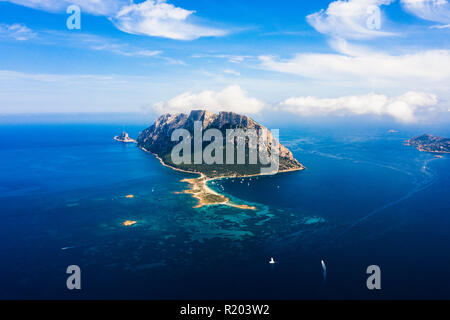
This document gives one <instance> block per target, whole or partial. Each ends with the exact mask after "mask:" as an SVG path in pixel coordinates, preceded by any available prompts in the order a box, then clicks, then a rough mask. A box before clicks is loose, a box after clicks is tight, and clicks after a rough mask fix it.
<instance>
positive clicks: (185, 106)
mask: <svg viewBox="0 0 450 320" xmlns="http://www.w3.org/2000/svg"><path fill="white" fill-rule="evenodd" d="M265 107H266V105H265V103H263V102H261V101H259V100H257V99H255V98H251V97H249V96H248V95H247V93H246V92H245V91H244V90H242V89H241V87H239V86H237V85H232V86H228V87H226V88H225V89H223V90H221V91H210V90H206V91H202V92H200V93H197V94H196V93H192V92H185V93H183V94H180V95H178V96H176V97H175V98H172V99H170V100H168V101H165V102H163V101H161V102H157V103H155V104H154V105H153V110H154V111H155V112H156V113H158V114H162V113H167V112H169V113H178V112H188V111H189V110H193V109H206V110H209V111H211V112H220V111H233V112H238V113H243V114H255V113H258V112H260V111H262V110H263V109H264V108H265Z"/></svg>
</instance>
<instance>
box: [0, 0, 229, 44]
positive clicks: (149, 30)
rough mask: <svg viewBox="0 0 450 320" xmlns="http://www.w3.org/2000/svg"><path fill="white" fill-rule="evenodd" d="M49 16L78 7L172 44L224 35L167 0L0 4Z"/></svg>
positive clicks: (18, 1)
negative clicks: (199, 22)
mask: <svg viewBox="0 0 450 320" xmlns="http://www.w3.org/2000/svg"><path fill="white" fill-rule="evenodd" d="M0 1H9V2H12V3H15V4H18V5H22V6H26V7H30V8H34V9H37V10H44V11H49V12H65V11H66V9H67V7H68V6H69V5H72V4H74V5H78V6H80V8H81V11H82V13H84V12H86V13H90V14H94V15H101V16H106V17H108V18H109V19H110V20H111V21H112V22H113V24H114V25H115V26H116V27H117V28H118V29H119V30H121V31H123V32H126V33H131V34H137V35H146V36H153V37H163V38H169V39H176V40H194V39H197V38H200V37H212V36H224V35H226V34H228V31H226V30H221V29H217V28H211V27H208V26H203V25H199V24H196V23H193V22H191V20H192V16H193V14H194V13H195V11H193V10H186V9H183V8H180V7H176V6H174V5H172V4H170V3H168V2H167V0H145V1H143V2H140V3H134V1H133V0H0Z"/></svg>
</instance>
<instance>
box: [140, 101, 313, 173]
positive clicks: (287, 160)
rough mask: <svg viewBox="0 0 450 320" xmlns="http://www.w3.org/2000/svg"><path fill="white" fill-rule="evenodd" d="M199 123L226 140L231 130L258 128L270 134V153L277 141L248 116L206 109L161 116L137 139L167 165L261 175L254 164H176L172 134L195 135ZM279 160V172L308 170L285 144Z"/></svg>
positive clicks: (197, 170)
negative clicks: (173, 156) (195, 126)
mask: <svg viewBox="0 0 450 320" xmlns="http://www.w3.org/2000/svg"><path fill="white" fill-rule="evenodd" d="M196 121H199V122H200V123H201V126H202V129H203V130H208V129H218V130H220V131H221V132H222V133H223V136H224V137H225V136H226V130H227V129H242V130H244V131H247V130H248V129H255V130H256V131H257V132H259V130H263V131H264V132H266V133H267V142H266V145H265V146H263V148H267V150H268V151H269V153H270V150H271V147H272V145H274V142H275V141H274V137H273V136H272V134H271V132H270V131H269V130H268V129H267V128H265V127H264V126H262V125H260V124H258V123H257V122H256V121H254V120H253V119H251V118H249V117H247V116H245V115H240V114H237V113H234V112H220V113H219V114H215V113H212V112H209V111H206V110H194V111H191V113H190V114H189V115H187V114H183V113H179V114H173V115H172V114H164V115H162V116H160V117H159V118H158V119H157V120H156V121H155V123H154V124H153V125H152V126H150V127H149V128H147V129H146V130H144V131H142V132H141V133H140V134H139V137H138V139H137V143H138V146H139V147H141V148H143V149H145V150H147V151H149V152H152V153H154V154H156V155H157V156H158V157H160V158H161V159H162V161H163V162H164V163H166V164H168V165H170V166H174V167H176V168H179V169H183V170H187V171H192V172H201V173H204V174H205V175H207V176H243V175H251V174H258V173H259V172H260V169H261V165H250V164H245V165H225V164H224V165H219V164H214V165H206V164H201V165H199V164H198V165H186V164H182V165H174V164H173V163H172V161H171V157H170V154H171V151H172V149H173V147H174V146H175V145H176V144H178V142H173V141H171V136H172V132H173V131H174V130H175V129H186V130H188V131H189V132H190V133H191V134H193V133H194V123H195V122H196ZM249 142H250V141H249V140H246V146H247V147H248V143H249ZM224 145H225V143H224ZM247 149H248V148H247ZM263 150H264V149H263ZM247 156H248V155H247ZM279 159H280V160H279V164H280V165H279V171H290V170H302V169H304V167H303V165H301V164H300V163H299V162H298V161H297V160H296V159H295V158H294V157H293V155H292V153H291V152H290V151H289V150H288V149H287V148H286V147H285V146H283V145H281V144H279Z"/></svg>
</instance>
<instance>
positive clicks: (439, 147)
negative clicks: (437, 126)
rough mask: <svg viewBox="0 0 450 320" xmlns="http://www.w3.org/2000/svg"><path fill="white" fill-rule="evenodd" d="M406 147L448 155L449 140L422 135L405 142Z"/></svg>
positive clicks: (449, 150)
mask: <svg viewBox="0 0 450 320" xmlns="http://www.w3.org/2000/svg"><path fill="white" fill-rule="evenodd" d="M406 145H408V146H414V147H416V148H417V150H419V151H423V152H433V153H450V139H448V138H442V137H436V136H433V135H431V134H424V135H421V136H418V137H414V138H412V139H410V140H408V141H406Z"/></svg>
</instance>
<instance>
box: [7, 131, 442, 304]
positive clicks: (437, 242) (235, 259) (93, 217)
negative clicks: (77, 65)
mask: <svg viewBox="0 0 450 320" xmlns="http://www.w3.org/2000/svg"><path fill="white" fill-rule="evenodd" d="M121 129H122V127H121V126H114V125H94V124H91V125H46V126H33V125H27V126H25V125H21V126H19V125H17V126H15V125H8V126H1V127H0V132H1V136H2V137H3V140H2V141H1V142H0V144H1V149H0V165H1V168H2V170H1V173H0V191H1V196H0V205H1V208H2V210H1V214H0V218H1V219H2V220H1V221H2V223H1V224H0V240H1V243H2V250H1V251H0V259H1V260H0V261H1V266H0V274H1V276H0V279H1V282H2V288H5V290H3V291H2V292H1V293H0V296H1V297H2V298H44V299H45V298H130V299H133V298H168V299H174V298H275V299H277V298H289V299H297V298H450V286H449V285H450V283H449V282H450V281H449V280H448V278H447V276H446V275H447V272H448V271H447V270H448V269H449V268H450V257H448V255H447V253H448V252H449V249H450V235H449V232H448V230H449V227H450V216H449V214H450V197H449V193H450V191H449V181H450V170H449V168H450V161H449V157H448V156H446V157H444V159H436V158H434V157H433V155H430V154H426V153H420V152H417V151H416V150H415V149H412V148H409V147H406V146H403V144H402V142H403V140H405V139H406V138H409V137H410V136H411V135H414V134H417V133H422V132H415V131H414V128H411V129H409V130H410V131H407V130H406V129H405V131H403V132H400V133H398V134H389V133H387V129H386V128H379V127H370V126H367V127H366V126H356V125H355V126H353V127H352V126H345V128H344V129H343V127H342V126H341V127H332V126H328V127H326V128H324V127H320V128H318V127H314V126H298V127H290V128H284V129H283V128H281V129H280V134H281V139H282V142H283V143H284V144H285V145H286V146H288V147H289V148H290V149H291V150H292V151H293V153H294V155H295V156H296V158H298V159H299V160H300V162H302V163H303V164H304V165H306V167H307V170H305V171H302V172H291V173H284V174H279V175H276V176H273V177H258V178H255V177H254V178H246V179H223V180H220V181H215V182H213V183H210V186H211V187H212V188H214V189H216V190H217V191H220V192H222V193H225V194H227V195H228V196H230V197H231V198H232V199H233V200H235V201H236V202H239V203H245V204H248V205H254V206H256V207H257V210H256V211H247V210H240V209H236V208H230V207H227V206H211V207H203V208H200V209H194V208H192V207H193V206H194V205H195V204H196V200H195V199H193V198H191V197H190V196H189V195H180V194H176V192H178V191H181V190H184V189H185V188H186V187H187V186H186V184H185V183H182V182H180V180H182V179H183V178H185V177H187V176H189V175H188V174H184V173H180V172H175V171H173V170H171V169H168V168H165V167H163V166H161V164H160V163H159V161H158V160H156V159H155V158H154V157H153V156H151V155H149V154H147V153H144V152H143V151H141V150H139V149H138V148H136V147H135V146H134V145H124V144H121V143H117V142H114V141H113V140H112V136H113V135H115V134H117V133H118V132H120V130H121ZM141 129H143V126H136V127H129V128H127V130H128V131H129V132H130V134H131V135H132V136H135V135H136V134H137V132H138V131H139V130H141ZM128 194H133V195H134V196H135V197H134V198H133V199H127V198H125V196H126V195H128ZM125 220H136V221H138V223H137V224H136V225H134V226H132V227H128V228H126V227H123V226H122V225H121V223H122V222H123V221H125ZM270 257H274V258H275V260H276V261H277V263H276V264H275V265H269V263H268V261H269V259H270ZM321 260H324V261H325V262H326V264H327V271H328V276H327V281H326V283H325V284H323V283H322V268H321V264H320V261H321ZM70 264H76V265H79V266H80V267H81V269H82V275H83V276H82V286H83V289H82V290H81V291H79V292H72V291H68V290H67V289H66V288H65V281H66V276H67V275H66V274H65V269H66V267H67V266H68V265H70ZM371 264H378V265H380V267H381V269H382V283H383V289H382V290H381V291H379V292H371V291H368V290H367V289H366V287H365V280H366V278H367V275H366V274H365V269H366V268H367V266H369V265H371Z"/></svg>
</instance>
